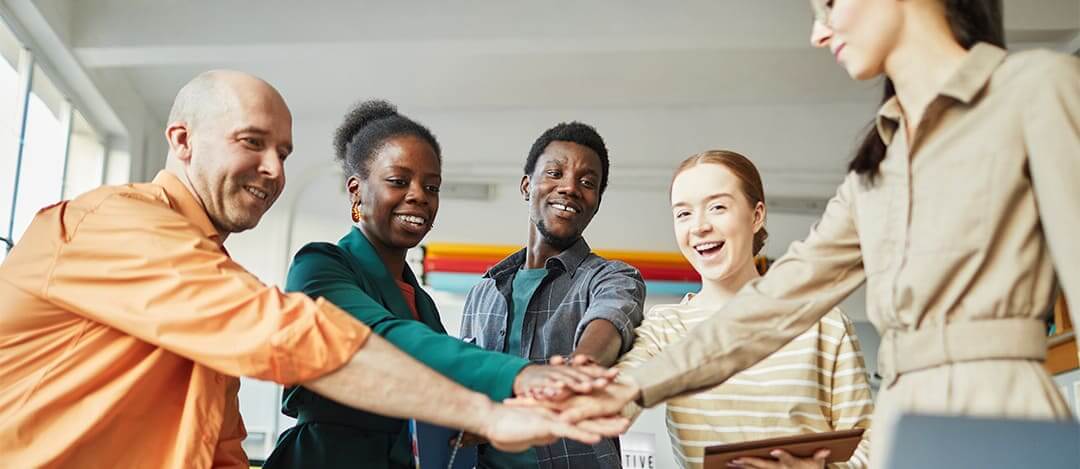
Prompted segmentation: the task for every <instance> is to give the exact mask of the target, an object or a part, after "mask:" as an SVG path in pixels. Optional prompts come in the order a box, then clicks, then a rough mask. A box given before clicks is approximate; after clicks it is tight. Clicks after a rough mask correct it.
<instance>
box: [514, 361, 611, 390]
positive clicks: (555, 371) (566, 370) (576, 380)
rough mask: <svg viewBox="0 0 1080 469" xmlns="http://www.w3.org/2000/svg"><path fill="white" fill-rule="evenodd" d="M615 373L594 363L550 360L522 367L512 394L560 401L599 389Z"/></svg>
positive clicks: (605, 384)
mask: <svg viewBox="0 0 1080 469" xmlns="http://www.w3.org/2000/svg"><path fill="white" fill-rule="evenodd" d="M560 358H561V357H560ZM617 374H618V372H617V371H615V370H609V369H607V368H604V367H600V366H596V365H589V364H582V365H575V366H569V365H566V364H565V363H564V362H563V361H559V362H558V363H556V362H555V361H553V362H552V364H551V365H529V366H526V367H525V368H522V369H521V372H519V373H518V375H517V378H515V379H514V395H515V396H518V397H532V398H536V399H541V400H554V401H561V400H564V399H566V398H568V397H570V396H572V395H574V394H587V393H591V392H593V391H596V390H598V389H602V388H603V387H605V386H607V385H608V383H610V382H611V380H612V379H614V378H615V376H616V375H617Z"/></svg>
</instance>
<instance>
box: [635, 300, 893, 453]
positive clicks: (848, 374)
mask: <svg viewBox="0 0 1080 469" xmlns="http://www.w3.org/2000/svg"><path fill="white" fill-rule="evenodd" d="M690 298H691V296H689V295H688V296H687V298H686V299H684V300H683V302H682V303H680V304H674V305H658V306H655V307H653V308H652V309H651V310H649V312H648V314H647V315H646V317H645V321H644V322H643V323H642V324H641V326H640V327H638V328H637V329H636V330H635V340H634V346H633V348H632V349H631V350H630V352H629V353H627V354H626V355H624V356H623V357H622V359H621V360H620V361H619V363H618V365H617V367H618V368H620V369H628V368H634V367H636V366H638V365H639V364H641V363H642V362H644V361H646V360H648V359H649V358H650V357H651V356H653V355H655V354H657V353H659V352H660V350H662V349H663V348H664V347H666V346H667V345H669V344H672V343H674V342H677V341H679V340H681V339H682V338H683V337H685V336H686V335H687V333H688V332H689V331H690V330H691V329H692V328H693V327H695V326H697V324H699V323H700V322H702V321H704V320H705V319H706V318H707V313H706V312H705V311H704V310H702V309H700V308H695V307H694V306H693V305H692V304H691V303H690V302H689V300H690ZM873 411H874V404H873V399H872V397H871V393H870V385H869V381H868V379H867V374H866V367H865V365H864V363H863V357H862V351H861V350H860V348H859V341H858V338H857V337H856V336H855V328H854V325H852V323H851V320H850V319H848V318H847V316H845V315H844V313H842V312H841V311H840V310H839V309H833V310H832V311H831V312H830V313H829V314H828V315H826V316H825V317H824V318H822V319H821V320H820V321H818V323H817V324H816V325H815V326H814V327H812V328H810V330H808V331H806V332H805V333H803V334H802V335H800V336H799V337H798V338H796V339H795V340H793V341H792V342H791V343H789V344H787V345H785V346H784V347H783V348H782V349H780V350H779V351H777V352H776V353H774V354H772V355H770V356H769V357H767V358H765V359H764V360H762V361H761V362H759V363H757V364H756V365H754V366H753V367H751V368H748V369H746V370H745V371H743V372H741V373H739V374H737V375H735V376H733V377H732V378H731V379H729V380H727V381H726V382H724V383H723V384H721V385H719V386H717V387H715V388H712V389H709V390H707V391H705V392H701V393H698V394H693V395H688V396H683V397H678V398H674V399H671V400H669V401H668V402H667V426H668V433H669V435H670V436H671V446H672V449H673V450H674V451H675V459H676V460H677V461H679V463H680V464H681V465H682V466H683V467H687V468H700V467H702V465H703V462H704V452H705V447H707V446H713V445H717V444H724V443H735V442H742V441H750V440H761V439H766V438H774V437H780V436H791V435H795V434H801V433H817V432H828V431H836V430H846V429H851V428H866V429H867V432H866V433H865V434H864V436H863V441H862V442H861V443H860V444H859V447H858V449H857V450H856V452H855V454H854V456H852V458H851V459H850V460H849V461H848V462H847V463H846V464H835V465H831V466H830V467H836V468H847V467H850V468H861V467H865V466H866V465H867V462H868V461H869V457H868V453H869V435H870V432H869V427H870V415H871V414H872V413H873Z"/></svg>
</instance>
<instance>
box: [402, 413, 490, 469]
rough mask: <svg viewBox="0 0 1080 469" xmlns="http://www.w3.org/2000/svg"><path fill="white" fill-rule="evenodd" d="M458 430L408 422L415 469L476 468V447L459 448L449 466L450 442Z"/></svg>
mask: <svg viewBox="0 0 1080 469" xmlns="http://www.w3.org/2000/svg"><path fill="white" fill-rule="evenodd" d="M458 433H459V430H454V429H452V428H446V427H440V426H438V425H432V424H430V423H425V422H418V421H416V420H409V434H411V435H412V438H413V449H414V451H413V455H414V456H416V467H417V469H444V468H445V469H472V468H474V467H476V446H470V447H468V448H459V449H458V451H457V455H456V456H455V457H454V465H453V466H452V467H451V466H450V465H449V464H450V440H451V439H456V438H457V436H458Z"/></svg>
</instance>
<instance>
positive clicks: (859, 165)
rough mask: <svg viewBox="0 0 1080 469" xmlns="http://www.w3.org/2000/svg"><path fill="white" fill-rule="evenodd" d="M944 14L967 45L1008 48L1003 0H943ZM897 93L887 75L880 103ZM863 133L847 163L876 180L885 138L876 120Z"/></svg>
mask: <svg viewBox="0 0 1080 469" xmlns="http://www.w3.org/2000/svg"><path fill="white" fill-rule="evenodd" d="M943 1H944V3H945V17H946V19H948V20H949V29H951V30H952V34H953V38H955V39H956V42H958V43H960V45H961V46H962V47H963V48H964V49H971V47H972V46H974V45H975V44H976V43H979V42H986V43H990V44H993V45H995V46H998V47H1001V48H1003V49H1004V48H1005V27H1004V25H1003V24H1002V17H1001V0H943ZM893 96H896V88H894V87H893V82H892V80H890V79H889V78H888V77H886V78H885V92H884V94H883V96H882V97H881V103H882V104H884V103H885V102H886V101H888V100H889V99H891V98H892V97H893ZM869 127H870V129H869V130H867V132H866V136H864V137H863V140H862V143H861V144H859V149H858V150H856V151H855V157H854V158H852V159H851V163H849V164H848V171H854V172H855V174H860V175H862V176H864V177H865V178H866V180H867V181H868V182H870V183H871V184H873V182H874V180H875V179H876V178H877V175H878V172H879V168H878V167H879V166H881V161H882V160H884V159H885V142H884V141H882V140H881V137H880V136H879V135H878V132H877V127H876V126H875V125H874V122H871V123H870V126H869Z"/></svg>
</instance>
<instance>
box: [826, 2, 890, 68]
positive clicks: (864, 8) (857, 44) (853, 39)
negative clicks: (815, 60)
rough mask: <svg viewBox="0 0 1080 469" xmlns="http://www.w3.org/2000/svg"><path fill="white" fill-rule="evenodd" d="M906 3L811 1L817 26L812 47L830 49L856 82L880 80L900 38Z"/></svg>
mask: <svg viewBox="0 0 1080 469" xmlns="http://www.w3.org/2000/svg"><path fill="white" fill-rule="evenodd" d="M901 3H902V2H899V1H897V0H810V6H811V8H812V9H813V10H814V26H813V30H812V31H811V34H810V43H811V44H812V45H813V46H814V47H820V48H827V49H829V51H830V52H831V53H832V55H833V58H835V59H836V61H837V63H839V64H840V65H841V66H842V67H844V69H846V70H847V72H848V74H849V75H851V77H852V78H854V79H856V80H867V79H870V78H874V77H877V76H879V75H881V74H882V73H884V71H885V59H886V58H887V57H888V56H889V54H890V53H891V52H892V49H893V48H894V47H895V44H896V42H897V40H898V38H899V36H900V30H901V25H902V19H903V12H902V9H901V5H900V4H901Z"/></svg>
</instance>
